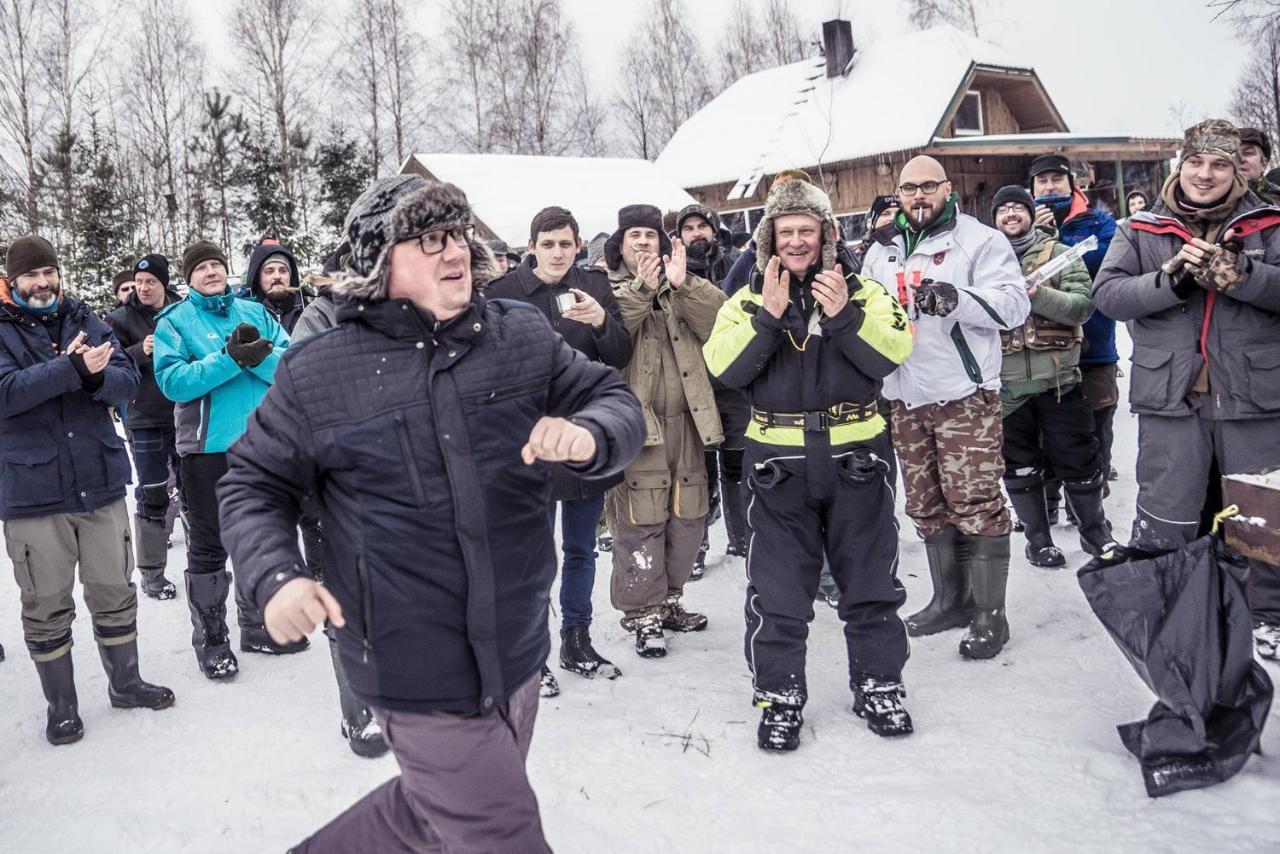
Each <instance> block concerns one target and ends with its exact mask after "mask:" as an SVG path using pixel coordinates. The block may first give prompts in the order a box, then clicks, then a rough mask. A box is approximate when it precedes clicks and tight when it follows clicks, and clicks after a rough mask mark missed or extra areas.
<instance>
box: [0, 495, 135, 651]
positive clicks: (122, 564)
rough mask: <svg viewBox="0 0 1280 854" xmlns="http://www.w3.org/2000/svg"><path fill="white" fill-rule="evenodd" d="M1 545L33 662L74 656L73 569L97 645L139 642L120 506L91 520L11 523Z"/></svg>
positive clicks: (86, 516) (66, 516)
mask: <svg viewBox="0 0 1280 854" xmlns="http://www.w3.org/2000/svg"><path fill="white" fill-rule="evenodd" d="M4 544H5V548H6V549H7V550H8V552H9V559H10V560H11V561H13V576H14V578H15V579H17V582H18V588H19V589H20V590H21V591H22V597H21V598H22V631H23V636H24V637H25V639H26V642H27V649H28V650H29V651H30V653H31V657H32V658H33V659H34V660H36V661H52V660H53V659H55V658H58V657H59V656H62V655H66V654H67V653H68V652H69V651H70V650H71V624H72V623H73V622H74V621H75V618H76V603H75V598H74V597H73V596H72V593H73V591H74V589H75V581H76V566H77V564H78V565H79V567H80V583H81V584H82V585H84V601H85V604H86V605H88V606H89V612H90V613H91V614H92V615H93V633H94V636H95V637H96V639H97V641H98V643H100V644H104V645H106V646H111V645H113V644H122V643H128V642H129V641H131V640H133V639H134V638H136V637H137V636H138V631H137V616H138V596H137V591H136V589H135V588H134V586H133V582H132V580H131V576H132V575H133V538H132V535H131V534H130V532H129V514H128V511H127V510H126V509H125V503H124V499H123V498H121V499H120V500H119V501H116V502H114V503H112V504H108V505H107V506H106V507H102V508H100V509H98V510H95V511H94V512H92V513H56V514H54V515H52V516H39V517H37V518H34V519H13V520H10V521H8V522H5V523H4Z"/></svg>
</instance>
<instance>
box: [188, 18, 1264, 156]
mask: <svg viewBox="0 0 1280 854" xmlns="http://www.w3.org/2000/svg"><path fill="white" fill-rule="evenodd" d="M188 2H189V3H190V4H191V10H192V14H193V16H194V17H195V19H196V21H197V28H198V29H200V30H203V32H204V33H206V34H207V36H206V37H207V46H208V49H209V58H210V62H211V64H213V65H215V66H216V65H222V66H223V67H224V68H225V65H226V61H227V59H228V48H229V47H230V43H229V41H228V39H227V38H226V35H225V28H226V27H225V22H224V20H223V14H224V13H223V8H224V6H223V4H213V3H209V2H207V0H188ZM753 2H754V5H756V6H757V7H763V5H764V2H763V0H753ZM323 3H324V6H325V8H336V7H338V6H339V3H338V0H323ZM562 3H563V6H564V8H565V10H566V12H567V13H568V15H569V17H570V18H571V20H572V21H573V22H574V25H575V27H577V29H578V33H579V37H580V43H581V45H582V48H583V50H584V52H585V55H586V60H587V64H588V68H590V69H591V72H592V78H593V80H594V81H596V82H597V83H599V84H602V86H603V87H604V89H602V91H605V90H607V91H612V90H613V88H614V86H615V85H617V84H618V83H619V82H620V81H618V79H617V74H616V72H615V68H616V66H617V64H618V59H619V57H620V56H621V53H622V49H623V47H624V46H625V43H626V39H627V34H628V33H629V32H631V31H632V30H633V29H634V28H635V27H636V26H638V25H639V23H640V21H641V15H642V14H643V13H644V10H645V8H646V7H647V6H648V2H647V0H562ZM792 4H793V7H794V8H795V9H796V10H797V14H799V15H800V16H801V17H802V19H803V21H802V24H803V25H804V26H803V27H802V29H804V30H806V31H810V32H813V33H815V34H816V33H818V32H820V24H821V22H822V21H823V20H825V19H827V18H830V17H834V16H836V15H837V14H842V15H843V17H847V18H849V19H850V20H852V21H853V28H854V40H855V43H856V42H858V41H860V40H873V39H876V38H883V37H885V36H892V35H894V34H897V33H900V32H903V31H904V30H906V29H907V28H908V25H907V21H906V18H905V15H904V14H903V11H902V10H903V8H904V7H905V3H902V2H899V0H843V2H839V0H792ZM685 5H686V8H687V10H688V21H689V23H690V25H691V26H692V27H693V28H694V29H695V31H696V32H697V33H698V34H699V36H700V37H701V38H702V40H703V44H704V45H705V46H706V49H707V51H708V54H709V58H710V59H712V60H713V61H714V56H711V52H712V51H713V50H714V47H715V43H716V41H717V40H718V38H719V36H720V33H721V31H722V30H723V28H724V19H725V17H726V15H727V13H728V11H729V9H730V8H731V7H732V5H733V0H685ZM985 7H986V8H987V9H988V10H989V11H988V12H987V16H986V18H987V20H988V21H989V24H988V25H987V26H986V27H985V28H984V31H983V38H985V39H987V40H989V41H993V42H995V43H997V44H1000V45H1003V46H1005V47H1006V48H1008V49H1010V50H1012V51H1014V52H1016V53H1017V54H1018V55H1020V56H1023V57H1025V58H1026V61H1027V62H1029V63H1030V64H1031V65H1032V66H1033V67H1034V68H1035V69H1036V71H1037V72H1038V73H1039V75H1040V78H1041V80H1042V81H1043V82H1044V85H1045V88H1046V89H1047V90H1048V91H1049V94H1050V96H1051V97H1052V98H1053V100H1054V102H1055V103H1056V104H1057V106H1058V109H1059V110H1060V111H1061V112H1062V114H1063V116H1064V118H1065V119H1066V121H1067V124H1068V126H1069V127H1070V128H1071V130H1073V131H1076V132H1107V131H1115V132H1132V133H1139V134H1141V133H1169V132H1176V131H1180V130H1181V129H1182V127H1183V126H1184V125H1186V124H1190V123H1193V122H1195V121H1198V120H1199V119H1201V118H1204V117H1207V116H1210V115H1225V114H1226V107H1227V104H1228V102H1229V100H1230V97H1231V91H1232V89H1233V87H1234V86H1235V83H1236V79H1237V76H1238V75H1239V72H1240V69H1241V67H1242V66H1243V64H1244V63H1245V61H1246V60H1247V58H1248V49H1247V47H1246V46H1245V45H1244V44H1243V43H1242V42H1241V41H1240V40H1239V39H1238V38H1237V37H1236V35H1235V33H1234V32H1233V31H1232V29H1231V27H1230V26H1228V25H1227V24H1225V23H1222V22H1213V21H1212V18H1213V10H1211V9H1209V8H1208V7H1207V5H1206V0H1069V2H1063V3H1057V4H1052V5H1050V4H1044V3H1040V2H1032V0H987V2H986V3H985ZM437 8H438V7H437V6H436V4H435V3H432V2H427V1H426V0H423V2H421V3H420V6H419V10H418V22H417V23H418V26H419V28H420V29H421V30H422V31H423V32H424V33H431V32H432V31H433V30H438V29H440V28H441V23H440V19H439V16H438V13H437ZM495 49H500V46H499V45H495ZM224 73H225V72H224ZM915 85H923V82H922V81H911V80H910V79H909V78H908V79H906V80H904V84H903V87H902V89H901V90H899V91H898V92H894V93H886V97H891V98H910V97H911V87H912V86H915ZM866 109H867V113H868V118H869V119H870V120H874V118H875V110H876V105H875V104H873V103H872V104H867V105H866Z"/></svg>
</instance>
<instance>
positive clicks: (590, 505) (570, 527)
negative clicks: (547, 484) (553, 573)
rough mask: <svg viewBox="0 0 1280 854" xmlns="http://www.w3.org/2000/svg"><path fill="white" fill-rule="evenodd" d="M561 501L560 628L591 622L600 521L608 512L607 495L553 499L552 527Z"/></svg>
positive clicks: (586, 624) (550, 510)
mask: <svg viewBox="0 0 1280 854" xmlns="http://www.w3.org/2000/svg"><path fill="white" fill-rule="evenodd" d="M557 503H558V504H559V505H560V539H561V542H562V548H563V549H564V563H563V564H562V565H561V567H560V629H561V631H563V630H565V629H572V628H576V627H578V626H589V625H591V590H592V588H593V587H595V583H596V525H598V524H599V523H600V514H601V513H603V512H604V495H603V494H601V495H593V496H591V497H590V498H579V499H577V500H574V501H560V502H555V501H553V502H551V505H550V508H549V512H550V516H551V527H552V528H555V524H556V504H557Z"/></svg>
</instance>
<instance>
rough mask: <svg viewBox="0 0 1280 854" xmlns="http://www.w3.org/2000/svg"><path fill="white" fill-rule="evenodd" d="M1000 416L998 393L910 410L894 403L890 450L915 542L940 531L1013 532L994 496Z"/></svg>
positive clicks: (999, 470) (1000, 499) (1000, 467)
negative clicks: (952, 528) (897, 467)
mask: <svg viewBox="0 0 1280 854" xmlns="http://www.w3.org/2000/svg"><path fill="white" fill-rule="evenodd" d="M1000 414H1001V410H1000V392H998V391H994V390H991V389H978V390H977V391H976V392H974V393H973V394H971V395H969V396H968V397H964V398H961V399H960V400H952V401H948V402H947V403H931V404H928V405H926V406H920V407H917V408H915V409H908V408H907V407H906V406H905V405H904V404H902V403H901V402H899V401H896V400H895V401H894V402H893V444H894V450H895V451H897V454H898V461H899V462H900V463H901V464H902V480H903V484H904V485H905V486H906V497H907V515H908V516H910V517H911V521H913V522H915V525H916V528H917V529H918V530H919V531H920V533H921V535H922V536H925V537H931V536H934V535H936V534H940V533H942V531H943V529H944V528H946V526H947V525H955V526H956V528H957V529H959V531H960V532H961V533H962V534H969V535H971V536H979V537H999V536H1002V535H1004V534H1008V533H1009V532H1010V531H1011V530H1012V527H1011V525H1010V522H1009V511H1008V509H1006V507H1005V504H1004V495H1003V494H1002V493H1001V492H1000V478H1001V476H1002V475H1003V474H1004V467H1005V466H1004V456H1003V454H1002V453H1001V447H1002V446H1003V444H1004V430H1003V424H1002V422H1001V419H1000Z"/></svg>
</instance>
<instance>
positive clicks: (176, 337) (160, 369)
mask: <svg viewBox="0 0 1280 854" xmlns="http://www.w3.org/2000/svg"><path fill="white" fill-rule="evenodd" d="M241 323H250V324H252V325H254V326H256V327H257V328H258V332H259V333H261V335H262V337H263V338H267V339H269V340H270V341H272V342H273V343H274V344H275V349H274V350H272V352H271V355H269V356H267V358H266V360H264V361H263V362H262V363H261V364H259V365H257V366H255V367H252V368H242V367H240V366H239V365H237V364H236V362H235V360H234V359H232V358H231V357H230V356H229V355H227V352H226V349H225V347H226V343H227V338H228V336H230V335H231V331H232V330H233V329H235V328H236V327H237V326H239V325H240V324H241ZM155 336H156V339H155V351H154V353H153V354H152V364H153V365H154V367H155V376H156V384H157V385H158V386H159V387H160V391H161V392H162V393H163V394H164V396H165V397H167V398H169V399H170V400H172V401H173V402H174V403H176V404H177V406H176V407H175V408H174V421H175V422H176V426H177V447H178V453H179V454H181V455H183V456H186V455H188V454H218V453H222V452H223V451H225V450H227V448H229V447H231V445H232V443H234V442H235V441H236V439H239V438H240V435H241V434H242V433H244V431H245V427H246V426H247V425H248V423H249V415H250V414H252V412H253V410H254V409H256V408H257V406H258V403H259V402H261V401H262V398H263V397H264V396H265V395H266V393H267V389H269V388H270V387H271V382H272V379H273V378H274V377H275V373H276V365H278V364H280V356H281V354H282V351H283V350H284V349H285V348H286V347H288V346H289V336H288V335H286V334H285V331H284V329H282V328H281V327H280V324H279V323H278V322H277V321H276V319H275V318H274V317H272V316H271V313H270V312H269V311H267V310H266V309H265V308H264V307H263V306H262V305H261V304H259V303H256V302H252V301H250V300H246V299H239V298H237V297H236V296H235V295H234V294H232V293H231V291H230V289H228V290H227V292H226V293H225V294H223V295H221V296H216V297H207V296H204V295H202V294H200V293H198V292H197V291H196V290H195V289H194V288H193V289H192V290H191V292H190V294H188V296H187V298H186V299H185V300H183V301H182V302H179V303H174V304H173V305H171V306H169V307H168V308H166V309H165V310H164V311H162V312H160V314H158V315H157V316H156V331H155Z"/></svg>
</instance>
